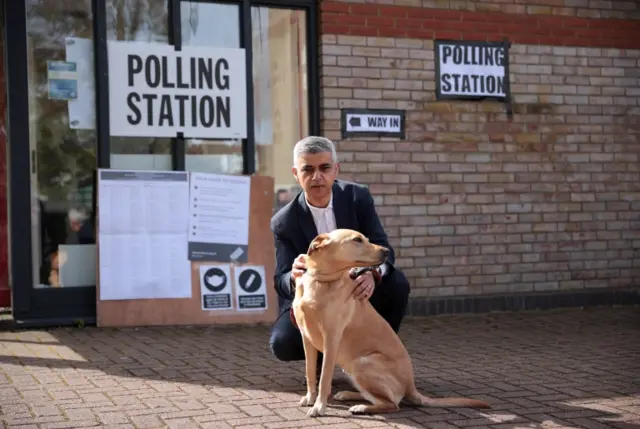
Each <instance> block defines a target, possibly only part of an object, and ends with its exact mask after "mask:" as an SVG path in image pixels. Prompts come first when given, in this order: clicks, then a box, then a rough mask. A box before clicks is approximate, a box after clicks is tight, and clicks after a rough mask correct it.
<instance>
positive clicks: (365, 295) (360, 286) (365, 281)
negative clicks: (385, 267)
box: [352, 268, 376, 301]
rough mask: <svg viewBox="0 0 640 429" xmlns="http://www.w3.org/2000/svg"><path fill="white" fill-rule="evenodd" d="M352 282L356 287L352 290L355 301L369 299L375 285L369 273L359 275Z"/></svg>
mask: <svg viewBox="0 0 640 429" xmlns="http://www.w3.org/2000/svg"><path fill="white" fill-rule="evenodd" d="M354 270H355V268H354V269H353V270H352V271H354ZM354 282H355V284H356V287H355V289H354V290H353V297H354V298H355V299H356V300H358V301H362V300H363V299H369V298H371V295H373V288H374V287H375V283H376V282H375V279H374V278H373V274H372V273H371V271H367V272H366V273H364V274H361V275H359V276H358V277H356V279H355V280H354Z"/></svg>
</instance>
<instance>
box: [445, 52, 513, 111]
mask: <svg viewBox="0 0 640 429" xmlns="http://www.w3.org/2000/svg"><path fill="white" fill-rule="evenodd" d="M509 47H510V43H509V41H503V42H486V41H469V40H464V41H460V40H436V41H435V42H434V50H435V63H436V64H435V66H436V99H438V100H480V99H485V98H490V99H495V100H497V101H503V102H506V103H508V104H510V100H511V96H510V85H509Z"/></svg>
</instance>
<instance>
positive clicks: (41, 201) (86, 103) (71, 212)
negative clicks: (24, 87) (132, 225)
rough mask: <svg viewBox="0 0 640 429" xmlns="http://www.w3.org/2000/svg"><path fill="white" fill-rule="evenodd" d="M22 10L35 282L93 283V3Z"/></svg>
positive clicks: (50, 4) (39, 5)
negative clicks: (25, 16) (24, 38)
mask: <svg viewBox="0 0 640 429" xmlns="http://www.w3.org/2000/svg"><path fill="white" fill-rule="evenodd" d="M26 12H27V23H26V25H27V67H28V81H29V94H28V97H29V137H30V141H29V142H28V144H29V150H30V152H31V162H32V165H31V207H32V210H31V217H32V232H31V236H32V248H33V255H32V257H33V269H34V283H35V284H34V287H36V288H46V287H75V286H93V285H95V278H96V271H95V264H96V250H95V231H94V222H93V204H92V191H93V171H94V169H95V168H96V132H95V89H94V88H95V82H94V73H93V40H92V37H93V16H92V13H91V8H90V3H89V2H81V1H77V2H62V3H58V2H51V1H47V2H39V1H28V2H27V5H26Z"/></svg>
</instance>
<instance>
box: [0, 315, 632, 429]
mask: <svg viewBox="0 0 640 429" xmlns="http://www.w3.org/2000/svg"><path fill="white" fill-rule="evenodd" d="M638 327H640V313H639V312H638V309H637V308H635V307H626V308H619V309H615V308H608V309H593V310H588V311H580V310H563V311H549V312H544V313H543V312H527V313H503V314H492V315H482V316H478V315H470V316H457V317H432V318H421V319H408V320H407V322H406V324H405V325H404V327H403V328H402V330H401V337H402V339H403V341H404V342H405V344H406V345H407V348H408V349H409V352H410V354H411V356H412V359H413V361H414V367H415V374H416V382H417V384H418V387H419V389H420V390H421V391H422V392H423V393H424V394H426V395H430V396H468V397H473V398H477V399H483V400H486V401H488V402H489V403H490V404H492V406H493V407H494V408H493V409H492V410H489V411H476V410H469V409H436V408H420V409H415V408H403V409H402V410H401V411H400V412H399V413H397V414H394V415H387V416H374V417H357V416H350V415H349V413H348V411H347V409H348V406H349V405H351V404H338V403H335V402H333V403H332V404H331V406H330V408H329V409H328V411H327V416H325V417H323V418H320V419H310V418H307V417H306V415H305V414H304V413H305V412H306V409H305V408H301V407H298V406H297V402H298V399H299V397H300V395H302V394H303V393H304V392H305V386H304V384H303V383H304V377H303V375H304V362H293V363H283V362H278V361H276V360H275V358H273V357H272V355H271V353H270V351H269V347H268V339H269V329H268V327H263V326H259V327H163V328H127V329H105V328H84V329H74V328H69V329H64V328H61V329H52V330H37V331H14V332H0V392H2V393H0V411H2V412H0V423H1V422H2V421H3V419H5V425H6V426H10V425H9V423H10V422H11V421H13V420H10V419H11V418H13V417H11V415H12V414H11V413H9V414H8V413H7V410H9V411H10V412H12V411H11V410H13V408H11V407H13V406H14V405H15V404H22V405H24V406H27V407H28V408H30V409H34V407H36V408H37V407H38V406H39V405H38V404H40V403H41V402H46V401H49V402H51V401H52V400H53V403H54V404H57V406H58V407H62V408H65V407H67V406H68V404H72V403H75V404H76V407H77V404H78V401H80V402H81V403H85V404H87V407H90V408H92V409H94V408H96V409H98V408H100V407H105V406H110V407H111V408H113V407H115V408H117V410H118V411H119V412H120V413H121V414H122V413H125V414H127V415H129V416H130V418H131V419H134V417H131V416H132V415H135V409H137V408H136V407H138V408H140V409H146V410H153V411H156V412H157V413H158V415H160V416H161V417H162V419H163V421H166V420H167V419H171V417H170V416H171V415H172V413H175V412H179V413H180V412H182V413H183V414H184V415H185V416H187V417H186V418H188V419H193V420H194V421H196V422H202V421H206V416H207V415H208V414H209V415H211V416H212V418H213V417H215V416H226V417H225V420H224V422H225V424H228V425H231V423H229V422H235V423H238V421H240V422H242V423H244V422H245V420H246V419H254V420H256V419H257V421H258V423H256V424H261V425H263V426H262V427H267V428H269V427H273V428H276V427H280V426H278V425H277V424H276V423H278V422H282V421H291V422H301V423H300V424H303V423H304V426H305V427H306V426H307V425H314V424H315V425H318V424H330V423H333V424H347V423H354V424H356V426H358V427H360V426H366V427H398V428H422V427H430V428H459V427H465V428H466V427H468V428H475V429H479V428H486V427H499V428H514V429H515V428H536V429H537V428H544V429H549V428H587V429H600V428H618V429H638V428H640V384H639V381H638V380H639V379H640V378H639V377H638V374H640V341H638V340H639V339H640V334H639V332H640V331H639V330H638ZM345 388H348V386H347V385H345V384H342V383H341V384H340V385H334V390H333V391H334V393H335V392H336V391H337V390H343V389H345ZM92 395H93V396H92ZM96 395H97V396H96ZM87 397H89V398H90V400H87V399H86V398H87ZM91 398H93V399H91ZM7 407H9V408H7ZM265 409H266V410H267V411H269V412H267V411H264V410H265ZM132 410H133V411H132ZM189 410H191V411H193V412H192V413H191V414H189ZM256 410H259V411H256ZM14 411H15V410H14ZM99 412H100V411H94V413H99ZM132 412H133V414H131V413H132ZM198 413H199V414H198ZM36 414H37V413H36ZM36 414H34V413H33V412H32V414H31V415H36ZM16 415H18V416H20V413H18V414H16V413H15V412H13V416H16ZM65 415H66V416H67V417H68V412H67V414H65ZM3 416H9V417H3ZM25 416H26V414H25ZM167 416H169V417H167ZM199 416H200V417H202V419H205V420H202V419H200V420H198V419H199V418H200V417H199ZM243 416H245V417H243ZM33 418H34V419H35V418H37V417H33ZM176 418H177V417H176ZM219 418H220V419H222V417H219ZM7 419H9V420H7ZM243 419H244V420H243ZM221 421H222V420H221ZM378 422H379V424H380V425H381V426H376V424H377V423H378ZM272 423H273V425H271V424H272ZM199 424H202V423H199ZM247 424H248V423H247ZM385 425H386V426H385ZM294 426H295V427H301V426H296V425H294ZM0 427H2V425H1V424H0ZM218 427H220V428H223V427H226V426H218ZM258 427H261V426H258ZM336 427H340V426H336ZM346 427H351V426H345V428H346Z"/></svg>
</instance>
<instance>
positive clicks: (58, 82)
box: [47, 61, 78, 100]
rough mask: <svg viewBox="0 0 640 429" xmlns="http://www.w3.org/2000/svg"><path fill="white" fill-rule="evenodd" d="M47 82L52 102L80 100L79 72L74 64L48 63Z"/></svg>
mask: <svg viewBox="0 0 640 429" xmlns="http://www.w3.org/2000/svg"><path fill="white" fill-rule="evenodd" d="M47 80H48V82H49V98H50V99H51V100H75V99H76V98H78V70H77V65H76V63H74V62H69V61H47Z"/></svg>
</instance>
